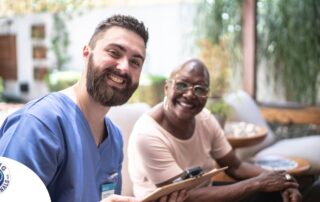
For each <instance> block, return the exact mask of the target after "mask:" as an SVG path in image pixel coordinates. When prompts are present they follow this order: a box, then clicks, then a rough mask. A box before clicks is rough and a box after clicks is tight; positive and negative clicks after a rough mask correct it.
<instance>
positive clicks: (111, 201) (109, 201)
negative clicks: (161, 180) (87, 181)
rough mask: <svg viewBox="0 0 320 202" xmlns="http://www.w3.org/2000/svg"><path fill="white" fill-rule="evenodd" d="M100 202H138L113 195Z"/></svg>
mask: <svg viewBox="0 0 320 202" xmlns="http://www.w3.org/2000/svg"><path fill="white" fill-rule="evenodd" d="M100 202H139V200H138V199H136V198H134V197H130V196H120V195H116V194H113V195H111V196H109V197H107V198H105V199H103V200H102V201H100Z"/></svg>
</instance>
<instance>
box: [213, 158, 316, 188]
mask: <svg viewBox="0 0 320 202" xmlns="http://www.w3.org/2000/svg"><path fill="white" fill-rule="evenodd" d="M282 158H286V159H289V160H293V161H295V162H296V163H297V164H298V165H297V167H296V168H294V169H291V170H287V172H288V173H289V174H291V175H293V176H295V177H296V176H301V175H303V174H304V173H305V172H306V171H308V170H309V169H310V167H311V166H310V164H309V162H308V161H307V160H305V159H302V158H298V157H282ZM212 180H213V181H222V182H235V181H236V180H235V179H233V178H231V177H229V176H228V175H227V174H226V173H225V172H221V173H218V174H217V175H215V176H213V178H212Z"/></svg>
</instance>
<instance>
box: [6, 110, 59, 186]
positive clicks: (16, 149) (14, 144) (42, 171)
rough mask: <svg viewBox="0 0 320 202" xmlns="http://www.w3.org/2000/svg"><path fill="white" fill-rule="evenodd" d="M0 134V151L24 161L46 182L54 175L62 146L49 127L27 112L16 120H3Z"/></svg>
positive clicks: (9, 156) (46, 183)
mask: <svg viewBox="0 0 320 202" xmlns="http://www.w3.org/2000/svg"><path fill="white" fill-rule="evenodd" d="M14 118H15V117H13V118H12V119H14ZM1 135H2V137H1V139H0V155H1V156H5V157H8V158H11V159H14V160H17V161H19V162H21V163H23V164H25V165H26V166H28V167H29V168H30V169H32V170H33V171H34V172H35V173H36V174H37V175H38V176H39V177H40V178H41V179H42V181H43V182H44V183H45V185H48V184H49V183H50V182H51V180H52V179H53V178H54V177H55V176H54V175H55V173H56V171H57V168H58V165H59V161H60V159H61V157H59V156H60V155H61V150H62V148H61V146H60V145H61V144H60V143H59V141H58V139H57V137H56V136H54V135H53V133H52V132H51V131H50V130H49V128H48V127H47V126H46V125H44V124H43V123H42V122H41V121H40V120H39V119H37V118H36V117H34V116H32V115H30V114H26V115H23V116H22V117H20V120H19V121H18V122H17V121H15V120H10V119H9V120H6V122H5V123H4V125H3V126H2V128H1Z"/></svg>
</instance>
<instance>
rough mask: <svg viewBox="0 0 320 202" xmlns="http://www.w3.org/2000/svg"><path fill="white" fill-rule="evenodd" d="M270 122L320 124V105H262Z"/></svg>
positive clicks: (262, 109) (265, 116)
mask: <svg viewBox="0 0 320 202" xmlns="http://www.w3.org/2000/svg"><path fill="white" fill-rule="evenodd" d="M260 109H261V112H262V115H263V116H264V118H265V119H266V120H267V121H268V122H274V123H280V124H316V125H320V107H303V108H297V109H294V108H273V107H260Z"/></svg>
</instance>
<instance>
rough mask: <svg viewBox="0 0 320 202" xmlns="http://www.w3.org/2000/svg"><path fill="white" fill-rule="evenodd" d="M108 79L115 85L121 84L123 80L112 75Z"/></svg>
mask: <svg viewBox="0 0 320 202" xmlns="http://www.w3.org/2000/svg"><path fill="white" fill-rule="evenodd" d="M109 78H110V79H111V80H112V81H114V82H116V83H119V84H122V83H123V82H124V80H123V79H122V78H120V77H117V76H115V75H113V74H112V75H110V76H109Z"/></svg>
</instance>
